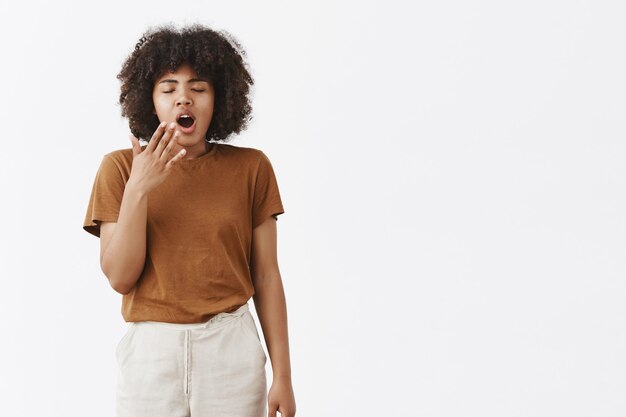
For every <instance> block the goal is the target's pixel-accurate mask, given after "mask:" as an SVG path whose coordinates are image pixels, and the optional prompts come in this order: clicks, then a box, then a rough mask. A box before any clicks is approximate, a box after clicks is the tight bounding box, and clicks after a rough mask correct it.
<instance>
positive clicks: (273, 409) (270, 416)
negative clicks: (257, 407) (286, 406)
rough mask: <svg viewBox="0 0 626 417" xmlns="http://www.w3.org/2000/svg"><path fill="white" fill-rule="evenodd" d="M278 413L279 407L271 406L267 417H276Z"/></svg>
mask: <svg viewBox="0 0 626 417" xmlns="http://www.w3.org/2000/svg"><path fill="white" fill-rule="evenodd" d="M276 411H278V406H276V405H274V404H269V405H268V408H267V417H276Z"/></svg>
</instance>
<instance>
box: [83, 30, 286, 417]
mask: <svg viewBox="0 0 626 417" xmlns="http://www.w3.org/2000/svg"><path fill="white" fill-rule="evenodd" d="M243 57H245V52H244V51H243V49H242V48H241V46H240V45H239V44H238V43H237V41H236V40H235V39H234V38H233V37H232V36H231V35H229V34H228V33H227V32H225V31H220V32H216V31H214V30H211V29H209V28H207V27H204V26H201V25H193V26H190V27H187V28H183V29H181V30H176V29H175V28H173V27H169V26H163V27H160V28H156V29H152V30H148V31H147V32H146V33H145V34H144V35H143V36H142V38H141V39H140V40H139V42H138V43H137V45H136V46H135V49H134V51H133V52H132V53H131V54H130V55H129V57H128V58H127V59H126V61H125V62H124V64H123V66H122V70H121V71H120V73H119V74H118V79H119V80H120V81H121V94H120V100H119V101H120V105H121V108H122V115H123V116H125V117H127V118H128V120H129V126H130V130H131V132H132V133H133V135H132V136H131V137H130V140H131V143H132V148H128V149H119V150H115V151H112V152H110V153H108V154H106V155H104V157H103V159H102V162H101V165H100V168H99V170H98V173H97V175H96V178H95V181H94V185H93V188H92V193H91V198H90V201H89V206H88V210H87V215H86V217H85V221H84V224H83V228H84V229H85V230H86V231H87V232H89V233H91V234H93V235H95V236H98V237H100V264H101V268H102V271H103V272H104V274H105V276H106V277H107V278H108V280H109V283H110V285H111V287H112V288H113V289H114V290H115V291H117V292H119V293H121V294H123V298H122V316H123V317H124V319H125V320H126V321H127V322H128V329H127V331H126V333H125V335H124V336H123V337H122V339H121V340H120V341H119V344H118V346H117V350H116V356H117V362H118V369H119V372H118V380H117V381H118V382H117V397H116V401H117V415H118V417H131V416H132V417H139V416H150V417H158V416H163V417H165V416H167V417H172V416H199V417H201V416H209V415H215V416H218V415H219V416H229V417H235V416H242V417H243V416H255V417H257V416H264V415H265V414H266V413H267V414H268V415H269V416H275V415H276V411H280V412H281V415H282V416H283V417H286V416H294V415H295V409H296V407H295V399H294V394H293V389H292V383H291V367H290V359H289V343H288V334H287V311H286V302H285V296H284V291H283V287H282V280H281V277H280V273H279V269H278V262H277V255H276V241H277V237H276V233H277V232H276V221H277V217H276V216H278V215H279V214H282V213H284V209H283V205H282V201H281V198H280V193H279V189H278V184H277V181H276V177H275V175H274V171H273V169H272V165H271V163H270V160H269V159H268V157H267V156H266V155H265V154H264V153H263V152H262V151H260V150H258V149H254V148H246V147H237V146H233V145H230V144H227V143H224V142H225V141H226V140H228V137H229V136H231V135H232V134H233V133H239V132H240V131H242V130H244V129H246V128H247V123H248V122H249V120H250V113H251V106H250V102H249V98H248V93H249V90H250V86H251V85H252V84H253V79H252V77H251V76H250V73H249V72H248V70H247V69H246V66H247V64H246V63H245V61H244V59H243ZM137 138H141V139H144V140H147V141H148V144H147V145H145V146H140V144H139V141H138V139H137ZM211 139H215V140H221V141H222V142H221V143H220V142H213V141H211ZM250 297H253V299H254V305H255V308H256V311H257V315H258V317H259V321H260V323H261V327H262V328H263V335H264V338H265V342H266V345H267V349H268V352H269V355H270V359H271V365H272V370H273V381H272V386H271V388H270V390H269V393H267V390H266V388H267V385H266V373H265V365H266V361H267V357H266V355H265V351H264V350H263V346H262V344H261V341H260V338H259V335H258V331H257V328H256V324H255V322H254V319H253V318H252V315H251V313H250V311H249V309H248V303H247V302H248V300H249V299H250ZM266 407H267V408H266Z"/></svg>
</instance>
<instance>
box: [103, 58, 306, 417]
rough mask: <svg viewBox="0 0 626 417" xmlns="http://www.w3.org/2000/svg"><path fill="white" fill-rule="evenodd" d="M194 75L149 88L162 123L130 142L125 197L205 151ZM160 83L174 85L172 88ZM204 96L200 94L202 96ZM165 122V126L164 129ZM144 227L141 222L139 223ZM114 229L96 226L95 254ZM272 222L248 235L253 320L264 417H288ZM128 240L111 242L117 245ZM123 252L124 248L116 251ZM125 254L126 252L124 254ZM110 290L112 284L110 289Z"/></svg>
mask: <svg viewBox="0 0 626 417" xmlns="http://www.w3.org/2000/svg"><path fill="white" fill-rule="evenodd" d="M196 78H197V74H195V72H194V71H193V69H191V67H189V66H181V67H179V68H178V69H177V70H176V71H175V72H173V73H168V74H164V75H163V76H162V77H161V78H159V79H158V80H157V81H156V82H155V86H154V93H153V100H154V105H155V113H156V114H158V116H159V119H160V121H161V122H162V123H161V124H160V125H159V127H158V128H157V129H156V131H155V132H154V134H153V136H152V138H151V139H150V141H149V143H148V145H147V146H146V147H145V149H143V150H142V149H141V146H140V145H139V141H138V139H137V138H135V137H134V136H131V138H130V139H131V142H132V145H133V166H132V171H131V177H130V178H129V181H128V183H127V185H126V187H127V189H128V190H129V193H133V192H134V191H135V192H136V193H137V194H138V195H147V194H148V193H149V191H150V190H152V189H154V188H155V187H156V186H158V185H159V184H161V183H162V182H163V181H165V179H166V178H167V176H168V175H169V173H170V171H171V169H173V168H174V167H175V164H176V162H177V161H179V160H180V159H182V158H183V157H184V155H185V153H186V152H185V151H187V152H189V153H191V154H193V155H192V156H193V157H198V156H200V155H201V154H203V153H204V152H206V150H205V140H204V137H205V134H206V127H208V125H209V124H210V120H211V116H212V111H213V106H212V103H213V101H212V100H213V96H212V91H213V90H212V88H211V86H210V84H208V83H206V82H198V81H192V82H190V81H191V80H194V79H196ZM162 80H174V81H178V83H174V82H171V81H170V82H167V83H162V82H160V81H162ZM164 84H166V85H164ZM202 90H204V91H202ZM181 108H184V109H188V110H191V111H192V112H193V114H194V116H195V117H196V122H197V123H198V126H199V127H201V128H200V129H197V130H195V131H194V134H190V135H184V136H183V135H181V132H179V131H178V128H177V125H176V124H175V123H173V124H172V122H173V120H172V118H173V117H174V115H176V114H177V112H178V111H179V110H180V109H181ZM167 122H170V124H169V125H167ZM144 223H145V222H144ZM116 224H117V223H111V222H105V223H102V225H101V231H100V243H101V253H104V251H106V248H107V246H108V244H109V242H111V238H112V236H113V235H114V233H115V228H116ZM276 226H277V225H276V219H275V218H274V217H270V218H268V219H267V220H266V221H265V222H263V223H262V224H260V225H258V226H257V227H256V228H254V229H253V231H252V255H251V265H250V269H251V275H252V281H253V285H254V288H255V295H254V297H253V300H254V305H255V307H256V312H257V316H258V317H259V322H260V323H261V327H262V329H263V335H264V338H265V344H266V345H267V349H268V352H269V356H270V361H271V365H272V373H273V381H272V385H271V387H270V390H269V392H268V417H276V412H277V411H278V412H280V414H281V416H282V417H293V416H295V414H296V402H295V397H294V393H293V386H292V382H291V365H290V357H289V337H288V328H287V306H286V300H285V292H284V288H283V284H282V278H281V275H280V271H279V267H278V260H277V227H276ZM125 241H126V242H130V241H131V240H130V239H117V242H118V245H116V246H119V245H123V244H124V243H123V242H125ZM118 249H119V250H121V251H122V252H124V248H118ZM129 250H130V248H129ZM131 284H132V285H134V283H126V284H122V283H117V284H116V285H117V287H118V288H122V287H124V288H128V287H132V285H131ZM112 285H113V283H112Z"/></svg>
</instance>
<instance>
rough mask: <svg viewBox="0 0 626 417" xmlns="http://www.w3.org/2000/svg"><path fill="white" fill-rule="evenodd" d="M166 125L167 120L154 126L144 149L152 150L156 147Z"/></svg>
mask: <svg viewBox="0 0 626 417" xmlns="http://www.w3.org/2000/svg"><path fill="white" fill-rule="evenodd" d="M166 126H167V122H161V123H160V124H159V126H158V127H157V128H156V130H155V131H154V133H153V134H152V137H151V138H150V141H149V142H148V146H146V149H145V150H146V151H149V152H153V151H154V150H155V149H156V146H157V145H158V142H159V138H160V137H161V136H162V135H163V132H165V127H166Z"/></svg>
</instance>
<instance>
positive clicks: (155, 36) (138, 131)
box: [117, 24, 254, 141]
mask: <svg viewBox="0 0 626 417" xmlns="http://www.w3.org/2000/svg"><path fill="white" fill-rule="evenodd" d="M245 57H246V52H245V50H244V49H243V48H242V46H241V45H240V43H239V42H238V41H237V40H236V39H235V37H234V36H233V35H231V34H230V33H229V32H227V31H225V30H219V31H216V30H212V29H210V28H208V27H206V26H203V25H200V24H193V25H190V26H187V27H183V28H181V29H180V30H178V29H176V28H175V27H174V26H173V25H171V24H168V25H162V26H157V27H153V28H149V29H148V30H147V31H146V32H144V34H143V36H142V37H141V38H140V39H139V41H138V42H137V44H136V45H135V50H134V51H133V52H132V53H131V54H130V55H129V56H128V57H127V58H126V60H125V61H124V64H123V65H122V69H121V71H120V73H119V74H118V75H117V78H118V79H119V80H120V81H121V93H120V97H119V104H120V105H121V107H122V116H123V117H127V118H128V122H129V127H130V131H131V133H132V134H133V135H134V136H135V137H137V138H140V139H143V140H145V141H149V140H150V138H151V137H152V135H153V133H154V131H155V130H156V128H157V127H158V125H159V119H158V118H157V116H156V114H154V112H153V111H154V104H153V101H152V91H153V88H154V83H155V82H156V80H157V79H158V78H159V77H161V76H162V75H163V74H165V73H166V72H174V71H176V69H177V68H178V67H179V66H180V65H182V64H183V63H188V64H189V65H190V66H191V67H192V68H193V69H194V70H195V72H196V73H197V74H198V76H200V77H205V78H207V79H209V80H210V81H211V83H212V84H213V87H214V89H215V104H214V109H213V117H212V119H211V125H210V126H209V129H208V131H207V133H206V139H207V140H211V139H214V140H222V141H227V140H228V137H229V136H230V135H231V134H233V133H239V132H241V131H242V130H245V129H246V128H247V127H248V122H249V121H250V120H252V116H251V113H252V106H251V105H250V99H249V97H248V93H249V92H250V89H251V86H252V85H253V84H254V80H253V79H252V76H251V75H250V72H249V70H248V64H247V63H246V62H245V60H244V59H245Z"/></svg>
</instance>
